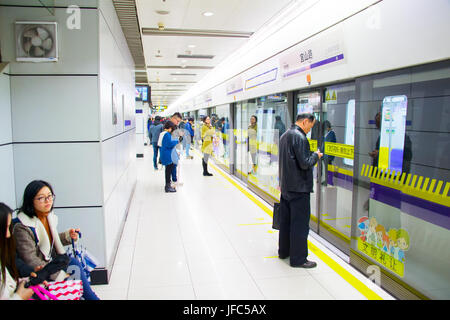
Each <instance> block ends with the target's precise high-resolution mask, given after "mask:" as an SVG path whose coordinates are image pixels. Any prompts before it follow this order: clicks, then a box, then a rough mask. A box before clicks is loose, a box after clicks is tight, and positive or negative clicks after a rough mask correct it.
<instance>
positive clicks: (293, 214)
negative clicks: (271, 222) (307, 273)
mask: <svg viewBox="0 0 450 320" xmlns="http://www.w3.org/2000/svg"><path fill="white" fill-rule="evenodd" d="M286 198H287V199H289V200H286ZM310 216H311V204H310V194H309V193H289V195H287V196H285V197H283V195H281V199H280V232H279V248H278V255H279V256H280V257H287V256H290V264H291V265H292V266H298V265H302V264H304V263H305V262H306V257H307V256H308V233H309V219H310Z"/></svg>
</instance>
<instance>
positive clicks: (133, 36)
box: [112, 0, 148, 84]
mask: <svg viewBox="0 0 450 320" xmlns="http://www.w3.org/2000/svg"><path fill="white" fill-rule="evenodd" d="M112 2H113V4H114V8H115V10H116V13H117V17H118V18H119V22H120V26H121V27H122V31H123V34H124V35H125V39H126V41H127V45H128V48H129V50H130V53H131V56H132V57H133V60H134V65H135V69H137V70H138V69H144V70H145V66H146V65H147V64H146V63H145V55H144V48H143V45H142V38H141V33H140V30H141V27H140V25H139V20H138V16H137V8H136V0H112ZM135 78H136V79H135V83H136V84H138V83H139V84H141V83H144V84H148V78H147V74H142V73H139V72H135Z"/></svg>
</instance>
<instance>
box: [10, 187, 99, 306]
mask: <svg viewBox="0 0 450 320" xmlns="http://www.w3.org/2000/svg"><path fill="white" fill-rule="evenodd" d="M54 199H55V193H54V192H53V188H52V186H51V185H50V184H49V183H48V182H45V181H42V180H35V181H32V182H30V183H29V184H28V186H27V187H26V188H25V192H24V195H23V204H22V207H21V208H19V209H18V210H19V213H18V214H17V219H18V221H17V222H16V223H14V227H13V236H14V238H15V240H16V246H17V254H18V255H19V258H20V259H22V260H23V261H24V262H25V263H26V264H28V265H29V266H31V267H33V268H35V267H36V266H41V265H44V266H45V265H47V264H48V263H49V262H50V261H51V260H52V259H53V258H55V257H56V256H57V255H62V254H65V253H66V250H65V249H64V246H65V245H70V244H71V243H72V239H73V240H74V241H77V240H78V232H79V229H70V230H67V231H65V232H62V233H58V231H57V225H58V217H57V216H56V215H55V214H54V213H53V201H54ZM69 266H73V267H78V271H79V272H77V273H76V274H75V275H74V276H75V278H76V279H77V280H81V281H82V282H83V298H84V299H85V300H99V298H98V297H97V295H96V294H95V293H94V291H92V289H91V286H90V283H89V280H88V279H87V277H86V274H85V273H84V270H83V268H82V266H81V265H80V263H79V262H78V260H77V259H75V258H73V257H72V258H70V263H69ZM73 267H71V268H73ZM66 271H67V270H61V271H60V272H59V273H56V274H54V275H52V276H51V279H49V280H54V281H61V280H64V279H65V278H66V277H67V274H66Z"/></svg>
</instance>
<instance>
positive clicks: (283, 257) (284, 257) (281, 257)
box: [278, 256, 289, 260]
mask: <svg viewBox="0 0 450 320" xmlns="http://www.w3.org/2000/svg"><path fill="white" fill-rule="evenodd" d="M278 258H280V259H282V260H283V259H287V258H289V256H278Z"/></svg>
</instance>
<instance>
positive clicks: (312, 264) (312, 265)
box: [291, 260, 317, 269]
mask: <svg viewBox="0 0 450 320" xmlns="http://www.w3.org/2000/svg"><path fill="white" fill-rule="evenodd" d="M291 267H293V268H305V269H311V268H315V267H317V263H315V262H314V261H308V260H306V262H305V263H304V264H300V265H293V264H291Z"/></svg>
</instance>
